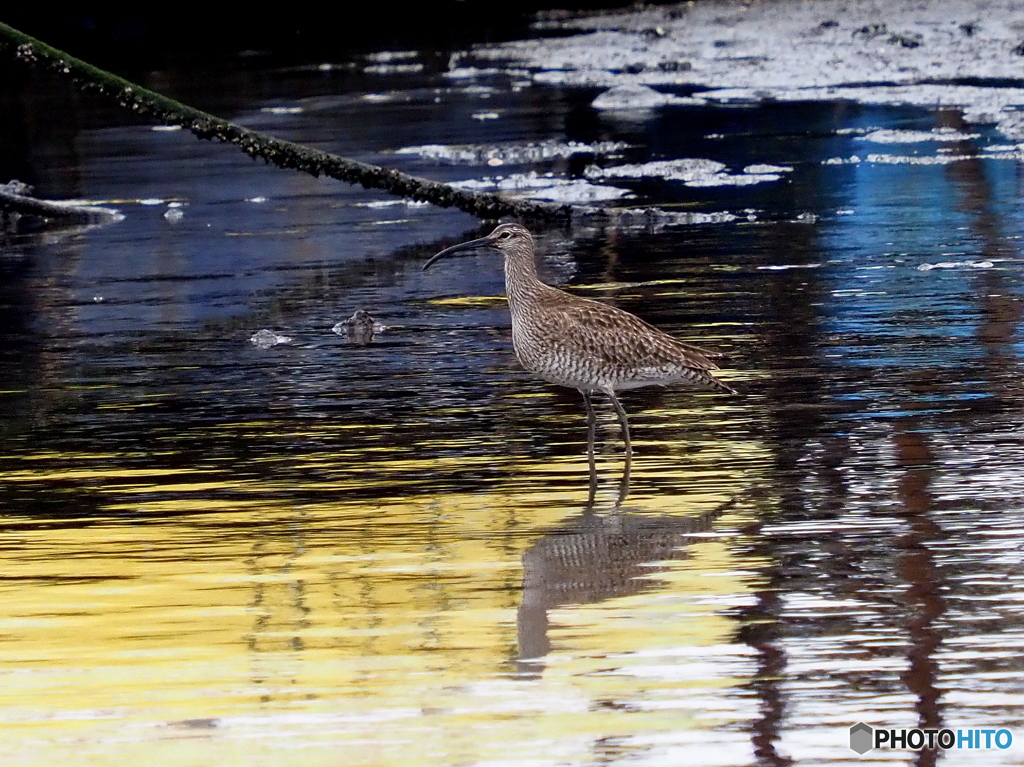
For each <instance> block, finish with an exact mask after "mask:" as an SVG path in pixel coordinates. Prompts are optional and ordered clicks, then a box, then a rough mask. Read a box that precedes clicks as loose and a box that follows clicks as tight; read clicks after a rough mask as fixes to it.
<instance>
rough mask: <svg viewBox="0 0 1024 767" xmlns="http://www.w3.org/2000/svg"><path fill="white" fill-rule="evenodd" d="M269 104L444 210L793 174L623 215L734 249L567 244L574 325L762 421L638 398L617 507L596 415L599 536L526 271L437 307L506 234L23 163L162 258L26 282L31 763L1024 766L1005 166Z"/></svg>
mask: <svg viewBox="0 0 1024 767" xmlns="http://www.w3.org/2000/svg"><path fill="white" fill-rule="evenodd" d="M224 76H225V77H227V76H228V73H225V75H224ZM240 79H241V84H240V85H239V84H238V83H235V84H236V85H238V87H237V88H235V89H234V90H230V89H227V90H228V91H229V92H230V93H232V94H233V95H231V96H230V97H229V96H222V97H221V99H222V101H219V102H218V103H216V104H214V105H212V106H211V105H210V104H200V106H206V107H208V108H214V107H216V110H217V111H222V112H225V113H228V114H232V115H233V116H234V117H235V118H236V119H238V120H239V121H240V122H242V123H244V124H246V125H249V126H252V127H257V128H260V129H263V130H267V131H269V132H272V133H274V134H276V135H278V136H281V137H283V138H288V139H292V140H297V141H302V142H305V143H309V144H313V145H316V146H320V147H324V148H328V149H331V150H332V151H337V152H339V153H340V154H343V155H347V156H353V157H357V158H360V159H366V160H369V161H375V162H386V163H389V164H395V165H398V166H400V167H403V168H405V169H408V170H411V171H412V172H415V173H419V174H422V175H428V176H430V177H433V178H438V179H452V180H460V179H474V178H479V177H482V176H485V175H492V176H493V175H494V174H495V172H496V171H495V167H494V166H480V165H468V166H467V165H460V164H445V163H443V162H440V161H438V160H437V159H436V158H433V159H432V158H429V157H423V156H421V155H419V154H416V153H401V154H396V151H397V150H399V149H402V148H403V147H412V146H423V145H427V144H446V145H451V144H472V145H477V146H479V145H483V146H495V147H501V146H505V145H509V144H517V143H524V142H525V143H528V142H540V141H546V140H555V141H570V140H571V141H578V142H583V143H591V144H593V143H595V142H622V143H623V144H626V145H628V147H629V148H627V149H624V150H622V157H621V158H620V159H619V160H618V161H621V162H634V163H635V162H646V161H649V160H662V159H676V158H684V157H698V158H709V159H713V160H716V161H719V162H722V163H725V164H726V165H727V166H729V167H730V168H731V169H733V170H734V171H736V172H739V171H741V170H742V169H743V168H744V167H746V166H749V165H754V164H777V165H785V166H790V167H792V168H793V170H792V171H791V172H787V174H786V177H785V178H784V179H782V180H780V181H777V182H770V183H762V184H757V185H750V186H726V187H722V186H715V187H706V188H704V187H688V186H685V185H684V184H681V183H669V182H654V181H640V182H636V183H634V184H632V185H631V187H630V188H631V189H632V190H633V191H634V192H635V193H637V194H639V195H640V197H639V198H638V200H637V203H638V204H643V203H645V202H649V201H657V202H660V203H662V204H664V205H665V206H666V208H665V209H666V210H669V211H674V212H676V213H688V214H708V215H707V216H704V217H700V216H697V217H694V216H691V217H690V218H686V217H684V216H677V217H676V218H674V219H673V218H671V217H668V216H661V217H655V216H653V215H651V214H642V215H637V216H634V217H632V218H630V219H629V220H628V221H627V222H622V221H620V222H618V223H616V222H613V221H602V220H600V219H590V220H583V221H579V222H577V223H575V224H574V225H572V226H569V227H564V228H551V229H547V230H544V231H539V230H538V243H539V247H540V249H541V250H542V252H543V254H544V265H543V269H544V272H545V274H546V275H547V277H548V279H549V280H550V281H552V282H555V283H558V284H561V285H569V286H572V287H573V289H575V290H576V291H577V292H579V293H580V294H583V295H588V296H596V297H600V298H603V299H607V300H609V301H611V302H613V303H615V304H616V305H618V306H621V307H623V308H626V309H628V310H631V311H634V312H636V313H638V314H640V315H641V316H643V317H644V318H645V319H647V320H648V321H650V322H653V323H655V324H657V325H658V326H660V327H662V328H665V329H667V330H669V331H670V332H673V333H674V334H676V335H677V336H679V337H681V338H684V339H686V340H688V341H691V342H694V343H700V344H702V345H704V346H707V347H709V348H713V349H716V350H719V351H723V352H725V353H727V355H728V358H727V361H726V362H725V363H724V365H723V367H724V372H723V377H724V378H726V379H727V380H728V381H729V382H730V383H732V384H733V385H734V386H736V387H737V388H738V389H740V390H741V391H742V395H741V396H738V397H723V396H721V395H715V394H704V393H692V392H688V391H684V390H678V389H651V390H640V391H635V392H629V393H627V394H626V395H625V396H624V397H623V401H624V403H625V406H626V408H627V410H628V411H629V412H630V416H631V422H632V425H633V433H634V444H635V448H636V453H637V455H636V457H635V459H634V463H633V474H632V481H631V489H630V494H629V496H628V498H627V500H626V502H625V503H624V504H623V505H622V506H621V508H616V506H615V499H616V496H617V494H618V488H619V480H620V477H621V471H622V459H621V452H620V451H621V445H620V442H619V438H618V430H617V425H616V421H615V416H614V412H613V411H612V410H611V408H610V407H609V406H607V405H605V404H604V403H602V404H601V409H600V410H599V418H600V424H599V440H600V441H601V442H602V444H603V450H602V453H601V455H600V456H599V459H598V462H597V490H596V496H595V499H594V503H593V504H592V505H591V504H588V489H589V475H588V468H587V461H586V456H585V454H584V445H585V439H586V429H585V417H584V412H583V407H582V403H581V402H580V401H579V397H578V394H577V393H576V392H574V391H568V390H560V389H556V388H554V387H551V386H548V385H546V384H544V383H543V382H539V381H537V380H535V379H533V378H531V377H530V376H529V375H528V374H526V373H525V372H523V371H522V370H520V368H519V367H518V365H517V363H516V362H515V359H514V357H513V355H512V351H511V342H510V332H509V319H508V314H507V309H506V308H505V305H504V300H503V298H502V297H501V296H502V290H503V285H502V274H501V269H500V263H499V261H498V257H497V256H496V255H494V254H492V253H488V252H483V253H479V254H474V255H468V256H465V257H462V258H459V259H457V260H456V259H452V260H449V261H446V262H444V263H442V264H438V266H437V267H435V268H433V269H431V270H430V271H429V272H423V271H422V270H421V267H422V264H423V262H424V261H425V259H426V258H427V257H428V256H429V255H430V254H432V253H433V252H435V251H437V250H438V249H440V248H441V247H443V246H446V245H448V244H451V243H453V242H456V241H458V240H459V239H460V238H469V237H472V236H478V235H479V234H480V233H481V232H483V231H486V230H487V228H488V227H487V226H484V227H481V226H480V225H478V223H477V222H475V221H474V220H472V219H471V218H470V217H468V216H466V215H465V214H461V213H458V212H453V211H443V210H438V209H434V208H431V207H428V206H420V205H410V204H406V203H404V202H401V201H396V200H392V199H390V198H387V197H385V196H384V195H380V194H377V193H371V192H366V191H364V190H361V189H353V188H348V187H344V186H341V185H340V184H338V183H335V182H331V181H323V180H315V179H310V178H306V177H304V176H299V175H296V174H293V173H290V172H286V171H280V170H275V169H272V168H268V167H265V166H264V165H262V164H256V163H252V162H251V161H250V160H248V159H246V158H244V157H241V156H240V155H238V153H236V152H235V151H234V150H232V149H229V148H225V147H223V146H219V145H211V144H207V143H201V142H198V141H196V140H195V139H193V138H192V137H191V136H189V135H185V134H183V133H180V132H167V131H154V130H151V129H150V128H149V126H146V125H129V126H124V125H119V124H115V125H112V126H111V125H109V124H104V123H103V120H104V119H106V120H109V119H110V118H109V115H107V116H106V117H105V118H104V117H103V116H102V113H100V114H99V116H97V113H96V112H95V110H96V106H95V105H94V104H92V103H91V102H85V103H82V104H78V105H77V106H76V107H75V111H74V112H73V114H74V115H75V116H76V120H75V121H73V122H75V125H70V124H69V125H64V126H53V127H51V128H50V129H49V131H50V132H49V133H46V134H45V135H42V136H38V137H35V138H33V140H32V141H28V140H27V139H26V141H25V143H24V144H23V145H19V146H15V147H8V149H7V151H8V152H9V155H8V156H7V158H6V159H5V162H6V163H7V164H8V165H11V166H18V165H19V164H20V165H22V166H24V169H23V171H22V172H23V173H26V174H31V175H33V176H34V177H33V178H26V179H23V180H30V181H34V182H36V183H38V184H39V185H40V187H41V191H42V192H43V193H44V194H48V195H52V196H55V197H59V196H77V197H83V198H87V199H92V200H99V201H106V202H107V204H110V205H114V206H116V207H118V208H119V209H121V210H122V212H123V213H125V215H126V219H125V220H124V221H123V222H121V223H119V224H116V225H112V226H108V227H104V228H98V229H93V230H85V231H74V232H60V233H45V234H25V235H16V236H12V235H8V236H7V238H6V241H5V242H4V245H3V256H2V260H0V270H2V271H0V313H2V324H0V371H2V373H0V390H2V391H0V439H2V454H0V486H2V488H3V491H2V495H0V514H2V518H0V546H2V551H3V560H2V561H3V564H4V566H3V569H2V573H0V605H2V607H0V680H2V684H0V718H2V727H3V731H4V737H3V739H2V742H0V757H2V759H0V760H2V761H3V763H5V764H19V765H31V764H40V765H43V764H46V765H53V764H62V765H73V764H90V765H93V764H111V765H122V764H126V763H138V764H196V765H199V764H204V765H205V764H211V763H216V764H253V763H265V764H275V765H276V764H297V765H298V764H301V765H313V764H352V765H394V764H424V765H441V764H443V765H456V764H459V765H464V764H465V765H484V764H486V765H502V764H508V765H512V764H517V765H518V764H537V765H548V764H550V765H556V764H558V765H565V764H573V765H576V764H579V765H589V764H607V763H620V762H621V763H629V764H651V765H655V764H657V765H671V764H679V763H684V762H685V763H687V764H709V765H743V764H751V763H757V764H763V765H782V764H788V763H789V760H791V759H792V760H794V761H799V762H800V763H807V764H814V763H828V764H838V763H846V762H848V761H851V760H852V759H855V758H856V759H859V757H856V756H855V755H854V752H852V751H851V750H850V749H849V748H848V742H849V741H848V728H849V727H850V726H851V725H852V724H854V723H856V722H858V721H865V722H868V723H869V724H872V725H876V726H887V727H911V726H918V725H920V726H922V727H949V728H952V729H954V730H955V729H957V728H960V729H966V728H992V729H998V728H1008V729H1010V730H1011V731H1013V733H1014V735H1015V738H1016V739H1015V741H1014V745H1013V747H1012V748H1011V749H1008V750H1006V751H1001V750H997V749H992V750H987V751H975V752H972V753H971V755H970V758H971V759H972V760H973V761H976V762H979V763H1003V762H1005V763H1017V762H1019V761H1020V754H1021V753H1022V752H1021V750H1020V749H1021V748H1022V745H1021V744H1024V727H1022V716H1021V710H1022V709H1021V706H1022V705H1024V694H1022V692H1021V673H1022V670H1024V661H1022V650H1024V610H1022V606H1024V605H1022V599H1021V595H1022V593H1024V591H1022V585H1024V504H1022V501H1021V499H1022V497H1024V479H1022V472H1021V466H1022V459H1024V437H1022V427H1021V406H1022V401H1024V397H1022V394H1024V392H1022V385H1021V355H1022V351H1024V348H1022V343H1021V336H1020V329H1019V325H1020V319H1021V307H1022V304H1021V277H1020V273H1021V264H1022V261H1021V255H1020V247H1019V243H1020V237H1021V234H1022V232H1021V226H1020V222H1021V213H1022V210H1021V204H1020V199H1021V188H1022V181H1021V175H1020V165H1019V164H1018V162H1017V160H1015V159H1012V158H1006V157H1003V158H995V157H993V158H986V157H984V152H985V149H986V147H989V146H993V145H998V143H999V139H998V137H995V136H991V135H988V134H985V133H982V134H981V135H979V136H977V137H974V138H964V139H963V140H961V141H957V142H946V141H944V142H942V143H935V142H932V143H928V142H926V143H924V144H908V145H904V146H896V147H894V146H892V145H885V146H867V145H866V144H865V142H864V140H863V137H864V136H866V135H867V134H868V133H870V131H873V130H876V129H893V130H913V131H922V130H923V131H931V130H932V129H934V128H947V127H954V128H958V129H959V128H962V127H963V126H960V125H958V124H957V117H956V115H955V114H952V113H940V114H934V113H929V112H925V111H919V110H899V109H882V108H871V109H867V108H859V107H856V106H853V105H850V104H839V105H822V104H813V105H802V104H779V105H774V106H767V107H761V108H758V109H753V108H733V107H700V108H696V107H671V108H665V109H663V110H661V111H660V112H657V113H648V114H644V115H639V116H637V115H633V116H631V117H623V116H621V115H618V116H617V115H615V114H599V113H596V112H594V111H593V110H592V109H590V108H589V106H588V102H589V100H590V98H592V96H593V94H592V93H576V92H573V91H564V90H559V89H555V88H545V87H539V86H538V87H526V86H524V85H523V84H522V83H518V82H517V81H516V79H515V77H511V78H509V77H503V76H497V77H495V78H492V79H486V80H484V81H466V82H461V81H457V82H451V81H445V80H443V79H441V78H439V77H437V76H435V75H432V74H430V72H429V71H427V72H424V73H420V74H417V75H414V76H403V75H393V76H382V77H380V78H374V77H369V76H368V77H365V78H364V77H356V76H354V75H347V74H346V75H333V76H326V75H324V74H323V73H322V72H317V71H304V70H293V71H280V70H278V71H260V70H259V69H253V70H246V72H245V76H244V77H243V78H240ZM39 87H41V86H37V87H36V88H35V89H33V88H28V89H26V90H23V91H19V92H18V93H19V95H18V96H17V98H14V99H13V100H9V101H8V102H5V103H6V104H7V106H5V109H7V110H8V111H12V112H14V117H13V118H12V119H14V118H18V119H25V115H26V114H27V113H28V112H30V111H31V109H32V108H34V106H33V105H35V104H36V103H37V100H38V99H40V98H41V97H40V95H39ZM47 87H49V88H52V89H57V88H59V87H61V86H59V85H57V84H54V83H48V84H47ZM163 87H165V88H167V89H168V90H170V91H171V92H172V93H173V94H174V95H177V96H180V97H182V98H184V99H185V100H186V101H187V100H189V98H188V96H189V93H188V91H187V89H186V87H185V86H184V85H181V84H179V83H177V82H171V83H169V84H168V83H163ZM367 94H369V95H370V97H369V98H367V97H366V96H367ZM51 98H55V97H53V96H51ZM208 98H209V97H208ZM11 104H14V106H11ZM297 108H301V110H300V109H297ZM19 110H20V111H19ZM481 114H486V115H496V116H495V117H485V118H480V117H477V118H474V117H473V115H481ZM115 122H116V120H115ZM965 135H966V131H965ZM947 150H949V151H947ZM950 151H951V152H952V153H954V154H957V153H959V155H960V156H962V157H964V158H966V159H960V160H958V161H956V162H945V161H943V162H941V163H940V162H938V161H934V162H921V161H920V160H918V161H914V160H913V158H921V157H925V158H932V157H944V156H945V157H948V156H949V154H950ZM872 153H874V154H876V155H877V156H876V157H874V158H873V159H871V158H869V155H870V154H872ZM477 154H478V155H479V156H480V157H481V158H484V162H486V153H484V154H479V153H477ZM883 154H884V155H886V157H883V156H882V155H883ZM855 156H856V158H857V159H858V160H859V162H855V161H852V160H851V158H853V157H855ZM12 158H14V159H12ZM887 158H888V159H887ZM892 158H898V159H897V160H896V161H893V159H892ZM839 160H842V161H843V162H839ZM590 161H591V160H590V159H589V158H585V157H584V158H581V157H577V156H570V157H568V158H566V157H564V156H562V157H555V158H554V159H548V160H544V161H543V162H542V164H541V165H540V166H539V167H538V166H533V165H531V166H523V167H511V168H509V167H506V166H504V165H503V166H501V170H502V172H506V171H507V172H509V173H513V172H525V171H527V170H531V169H532V170H539V171H540V172H541V173H543V172H546V171H549V170H555V171H559V172H562V171H568V172H571V173H575V174H577V175H578V174H581V173H582V171H583V168H584V166H585V165H586V164H587V163H589V162H590ZM616 183H618V182H616ZM170 202H179V203H183V205H182V206H181V207H179V208H177V210H180V211H182V213H183V216H182V217H181V220H179V221H176V222H175V221H171V220H168V219H167V218H166V217H165V212H166V211H167V210H169V208H168V203H170ZM684 221H707V223H701V224H695V225H683V224H681V223H680V222H684ZM359 308H362V309H365V310H367V311H369V312H370V313H371V314H372V315H373V316H374V317H375V318H376V319H377V320H378V321H379V322H380V323H382V324H383V325H385V326H386V329H385V330H384V331H383V332H381V333H379V334H378V335H377V336H376V337H375V338H374V340H373V341H372V342H370V343H368V344H365V345H361V344H356V343H353V342H351V341H348V340H346V339H345V338H343V337H341V336H339V335H337V334H336V333H332V332H331V329H332V327H333V326H334V325H335V323H337V322H338V321H340V320H343V319H345V318H347V317H349V316H350V315H351V314H352V313H353V312H354V311H355V310H356V309H359ZM263 329H266V330H269V331H272V332H274V333H276V334H278V335H280V336H284V337H287V338H288V339H290V340H289V341H288V342H286V343H280V344H278V345H275V346H272V347H270V348H258V347H257V346H256V345H254V344H253V343H252V342H251V341H250V338H251V337H252V336H253V335H254V334H255V333H256V332H257V331H260V330H263ZM869 756H870V757H874V758H875V759H893V760H897V761H915V762H916V763H920V764H929V763H932V762H933V761H934V758H935V754H934V753H933V752H922V753H921V754H920V755H918V754H916V753H914V752H911V751H879V750H876V751H873V752H871V753H870V754H869ZM962 757H963V752H961V753H960V754H955V753H954V754H951V755H950V757H949V758H950V759H954V760H959V759H960V758H962Z"/></svg>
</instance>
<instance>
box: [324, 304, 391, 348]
mask: <svg viewBox="0 0 1024 767" xmlns="http://www.w3.org/2000/svg"><path fill="white" fill-rule="evenodd" d="M331 330H333V331H334V332H335V333H337V334H338V335H339V336H344V337H345V338H347V339H348V340H349V341H351V342H352V343H354V344H368V343H370V341H372V340H373V337H374V335H376V334H377V333H383V332H384V331H385V330H387V327H386V326H384V325H381V324H380V323H379V322H377V321H376V320H374V319H373V317H371V316H370V314H369V312H365V311H363V310H362V309H357V310H356V313H355V314H353V315H352V316H351V317H349V318H348V319H347V320H342V321H341V322H339V323H338V324H337V325H335V326H334V327H333V328H331Z"/></svg>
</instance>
